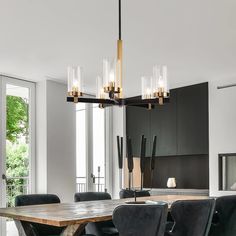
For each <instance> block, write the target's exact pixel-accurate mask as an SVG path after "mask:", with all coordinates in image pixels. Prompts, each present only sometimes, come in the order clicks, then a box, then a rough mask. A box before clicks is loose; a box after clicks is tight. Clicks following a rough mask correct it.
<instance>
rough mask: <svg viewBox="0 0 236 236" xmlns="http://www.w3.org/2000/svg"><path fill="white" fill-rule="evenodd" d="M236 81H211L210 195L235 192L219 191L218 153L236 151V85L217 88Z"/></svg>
mask: <svg viewBox="0 0 236 236" xmlns="http://www.w3.org/2000/svg"><path fill="white" fill-rule="evenodd" d="M231 83H236V80H231V81H218V82H217V81H216V82H210V83H209V145H210V156H209V162H210V163H209V166H210V195H211V196H220V195H226V194H235V192H228V191H227V192H225V191H219V190H218V186H219V176H218V154H219V153H236V87H232V88H226V89H221V90H219V89H217V86H220V85H225V84H231Z"/></svg>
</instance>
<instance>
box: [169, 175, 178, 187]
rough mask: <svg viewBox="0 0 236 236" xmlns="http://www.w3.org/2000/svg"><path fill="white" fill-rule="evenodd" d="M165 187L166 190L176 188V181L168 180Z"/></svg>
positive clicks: (173, 179)
mask: <svg viewBox="0 0 236 236" xmlns="http://www.w3.org/2000/svg"><path fill="white" fill-rule="evenodd" d="M167 187H168V188H176V180H175V178H173V177H172V178H168V180H167Z"/></svg>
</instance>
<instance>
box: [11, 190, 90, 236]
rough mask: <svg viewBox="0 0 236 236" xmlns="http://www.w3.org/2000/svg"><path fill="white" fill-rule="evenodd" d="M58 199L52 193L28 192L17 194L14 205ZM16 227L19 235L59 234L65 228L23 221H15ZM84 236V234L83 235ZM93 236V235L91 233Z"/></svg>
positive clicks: (40, 235) (41, 202)
mask: <svg viewBox="0 0 236 236" xmlns="http://www.w3.org/2000/svg"><path fill="white" fill-rule="evenodd" d="M60 202H61V201H60V199H59V197H58V196H57V195H54V194H29V195H19V196H17V197H16V198H15V206H16V207H20V206H29V205H42V204H53V203H60ZM16 227H17V229H18V231H19V233H20V235H21V233H23V235H25V234H26V235H31V236H59V235H61V233H62V232H63V230H64V229H65V228H64V227H54V226H49V225H44V224H36V223H30V222H24V221H16ZM84 236H85V235H84ZM86 236H89V235H86ZM91 236H94V235H91Z"/></svg>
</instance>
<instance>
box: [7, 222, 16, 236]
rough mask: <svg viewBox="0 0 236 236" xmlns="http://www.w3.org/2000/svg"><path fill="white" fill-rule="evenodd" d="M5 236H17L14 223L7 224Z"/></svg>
mask: <svg viewBox="0 0 236 236" xmlns="http://www.w3.org/2000/svg"><path fill="white" fill-rule="evenodd" d="M6 236H19V234H18V231H17V228H16V226H15V223H14V221H8V222H7V235H6Z"/></svg>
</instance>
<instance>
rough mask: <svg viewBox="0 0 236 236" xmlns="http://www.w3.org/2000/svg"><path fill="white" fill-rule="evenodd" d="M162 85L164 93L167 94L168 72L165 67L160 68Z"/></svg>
mask: <svg viewBox="0 0 236 236" xmlns="http://www.w3.org/2000/svg"><path fill="white" fill-rule="evenodd" d="M162 84H163V90H164V93H169V84H168V70H167V66H166V65H164V66H162Z"/></svg>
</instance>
